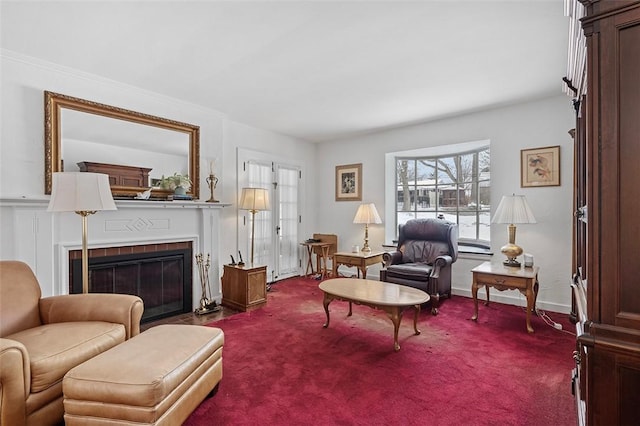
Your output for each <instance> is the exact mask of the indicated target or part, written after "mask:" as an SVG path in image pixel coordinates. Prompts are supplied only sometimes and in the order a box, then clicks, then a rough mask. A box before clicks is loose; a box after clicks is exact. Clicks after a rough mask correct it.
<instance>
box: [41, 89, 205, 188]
mask: <svg viewBox="0 0 640 426" xmlns="http://www.w3.org/2000/svg"><path fill="white" fill-rule="evenodd" d="M44 97H45V102H44V106H45V111H44V116H45V118H44V125H45V126H44V135H45V137H44V139H45V161H44V177H45V179H44V182H45V194H51V186H52V173H54V172H60V171H89V170H90V169H88V168H87V164H90V165H93V166H94V167H98V166H99V167H100V168H101V169H102V170H107V171H101V172H102V173H107V174H109V180H110V182H111V192H112V193H113V196H114V197H118V198H134V197H135V196H136V195H137V194H138V193H141V192H144V191H146V190H149V189H150V188H151V196H152V197H153V198H166V197H167V196H168V195H170V194H171V193H172V192H171V191H170V190H166V189H160V188H158V187H155V185H154V183H157V181H158V180H159V179H161V177H164V176H171V175H173V174H174V173H178V174H182V175H185V174H187V175H188V176H189V178H190V179H191V188H190V190H189V191H187V194H188V195H190V196H191V197H192V198H193V199H194V200H197V199H199V197H200V183H199V181H200V179H199V177H200V127H199V126H195V125H192V124H187V123H182V122H179V121H174V120H169V119H166V118H161V117H156V116H153V115H148V114H144V113H140V112H136V111H131V110H127V109H124V108H118V107H114V106H110V105H105V104H101V103H97V102H92V101H88V100H85V99H80V98H75V97H72V96H67V95H62V94H59V93H54V92H49V91H45V92H44ZM96 165H98V166H96ZM114 169H115V170H116V171H115V172H112V170H114ZM120 170H124V172H123V173H120V172H119V171H120ZM134 171H144V173H145V174H144V175H143V177H142V178H139V179H133V180H132V179H129V178H128V175H130V174H131V173H132V172H134Z"/></svg>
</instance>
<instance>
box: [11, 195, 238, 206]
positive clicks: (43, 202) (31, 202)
mask: <svg viewBox="0 0 640 426" xmlns="http://www.w3.org/2000/svg"><path fill="white" fill-rule="evenodd" d="M115 203H116V206H117V207H118V209H126V208H138V209H139V208H144V209H152V208H153V209H222V208H224V207H228V206H230V205H231V203H207V202H206V201H149V200H115ZM48 205H49V198H48V197H47V198H45V197H43V198H26V197H25V198H0V206H14V207H44V208H46V207H47V206H48Z"/></svg>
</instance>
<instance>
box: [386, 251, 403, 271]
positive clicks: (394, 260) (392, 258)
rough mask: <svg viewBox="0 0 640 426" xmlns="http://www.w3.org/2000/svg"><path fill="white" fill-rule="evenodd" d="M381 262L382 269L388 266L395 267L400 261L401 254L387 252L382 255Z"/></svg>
mask: <svg viewBox="0 0 640 426" xmlns="http://www.w3.org/2000/svg"><path fill="white" fill-rule="evenodd" d="M382 261H383V262H384V268H386V267H387V266H389V265H395V264H398V263H400V262H401V261H402V253H401V252H399V251H389V252H386V253H382Z"/></svg>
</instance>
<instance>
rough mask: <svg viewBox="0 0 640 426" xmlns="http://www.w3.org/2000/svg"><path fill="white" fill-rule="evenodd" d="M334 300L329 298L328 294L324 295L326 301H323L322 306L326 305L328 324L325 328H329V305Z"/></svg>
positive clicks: (326, 323)
mask: <svg viewBox="0 0 640 426" xmlns="http://www.w3.org/2000/svg"><path fill="white" fill-rule="evenodd" d="M332 300H333V299H332V298H331V297H329V295H328V294H327V293H325V294H324V300H323V301H322V304H323V305H324V312H325V313H326V314H327V322H325V323H324V324H323V325H322V326H323V327H324V328H327V327H329V303H331V301H332Z"/></svg>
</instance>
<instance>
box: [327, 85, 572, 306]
mask: <svg viewBox="0 0 640 426" xmlns="http://www.w3.org/2000/svg"><path fill="white" fill-rule="evenodd" d="M572 127H574V115H573V109H572V107H571V103H570V99H569V98H567V97H566V96H564V95H558V96H554V97H551V98H546V99H541V100H536V101H531V102H527V103H523V104H518V105H510V106H506V107H502V108H497V109H493V110H487V111H482V112H477V113H473V114H468V115H464V116H459V117H453V118H448V119H443V120H438V121H434V122H429V123H424V124H419V125H412V126H407V127H403V128H398V129H394V130H390V131H386V132H379V133H375V134H370V135H364V136H359V137H354V138H350V139H346V140H340V141H334V142H331V143H324V144H322V145H321V147H320V150H319V152H318V176H322V179H318V183H317V189H316V193H317V194H318V226H317V232H329V233H336V234H338V235H339V236H340V239H339V246H340V250H349V249H350V248H351V246H352V245H353V244H359V245H362V239H363V234H364V230H363V229H362V228H363V227H362V226H360V225H354V224H353V223H352V221H353V216H354V214H355V212H356V209H357V207H358V204H359V203H358V202H353V201H352V202H345V201H340V202H336V201H335V198H334V188H333V185H334V175H335V166H336V165H340V164H351V163H362V174H363V190H362V192H363V202H373V203H375V204H376V206H377V207H378V210H379V212H380V214H381V215H382V216H383V217H382V219H383V222H385V225H372V226H370V227H369V240H370V244H371V245H372V246H380V245H381V244H382V243H384V242H387V243H390V241H385V232H384V228H385V226H395V225H394V224H393V222H392V221H393V217H391V216H390V215H389V212H385V209H384V206H385V154H386V153H388V152H397V151H402V150H410V149H418V148H425V147H431V146H437V145H443V144H454V143H461V142H471V141H478V140H485V139H486V140H490V142H491V200H492V210H493V211H495V208H496V207H497V204H498V202H499V201H500V198H501V197H502V195H504V194H511V193H516V194H524V195H525V196H526V197H527V200H528V202H529V204H530V205H531V207H532V209H533V211H534V214H535V217H536V220H537V222H538V223H537V224H535V225H520V226H518V231H517V240H516V241H517V243H518V245H520V246H521V247H523V249H524V250H525V252H527V253H532V254H533V255H534V256H535V263H536V264H537V265H538V266H540V274H539V279H540V291H539V295H538V302H539V306H540V307H541V308H543V309H549V310H553V311H558V312H568V309H569V306H570V303H571V302H570V300H571V299H570V291H569V280H570V276H571V270H570V269H571V226H572V222H571V217H572V191H573V189H572V188H573V176H572V169H573V141H572V139H571V138H570V136H569V135H568V133H567V132H568V130H569V129H571V128H572ZM551 145H560V147H561V154H560V158H561V186H557V187H545V188H521V187H520V150H521V149H524V148H535V147H543V146H551ZM391 176H393V172H391ZM387 217H390V220H391V223H388V224H387V223H386V222H387ZM491 240H492V251H493V252H494V253H495V255H494V256H493V258H494V260H502V254H501V253H500V247H501V246H502V245H503V244H505V243H506V242H507V230H506V225H492V227H491ZM481 261H482V260H478V259H477V258H476V259H461V260H459V261H458V262H457V263H456V264H455V265H454V279H453V284H452V285H453V288H454V293H455V294H462V295H470V288H471V273H470V272H469V271H470V269H472V268H473V267H474V266H476V265H477V264H479V263H480V262H481ZM378 270H379V269H376V268H372V269H371V273H370V276H372V277H376V276H377V275H378ZM481 293H484V292H483V291H481ZM496 293H498V292H497V291H496V290H492V299H494V300H501V301H504V302H507V303H514V304H519V305H522V304H524V297H523V296H521V295H520V294H519V293H517V292H513V291H511V292H502V293H498V294H496ZM483 296H484V294H483ZM481 314H482V313H481Z"/></svg>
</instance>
